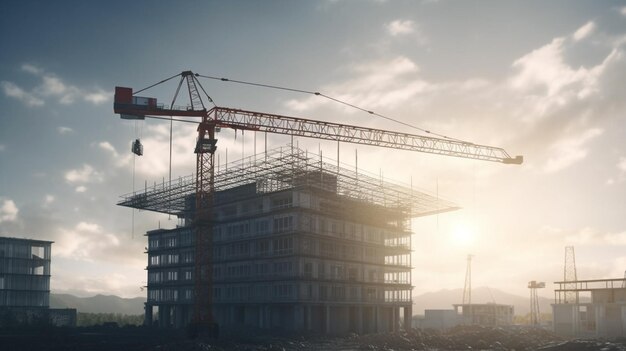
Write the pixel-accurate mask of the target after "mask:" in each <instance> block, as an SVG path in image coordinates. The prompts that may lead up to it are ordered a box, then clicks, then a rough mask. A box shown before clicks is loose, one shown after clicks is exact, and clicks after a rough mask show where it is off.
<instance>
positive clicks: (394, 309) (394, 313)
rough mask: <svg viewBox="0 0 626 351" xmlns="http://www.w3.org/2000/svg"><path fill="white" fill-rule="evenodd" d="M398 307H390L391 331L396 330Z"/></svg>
mask: <svg viewBox="0 0 626 351" xmlns="http://www.w3.org/2000/svg"><path fill="white" fill-rule="evenodd" d="M398 314H399V313H398V307H392V308H391V331H392V332H396V331H397V330H396V328H397V326H398Z"/></svg>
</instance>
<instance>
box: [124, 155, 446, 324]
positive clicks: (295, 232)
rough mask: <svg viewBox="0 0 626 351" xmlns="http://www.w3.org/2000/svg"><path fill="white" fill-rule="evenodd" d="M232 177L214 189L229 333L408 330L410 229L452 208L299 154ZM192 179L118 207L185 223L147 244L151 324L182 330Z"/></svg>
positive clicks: (219, 316) (271, 158)
mask: <svg viewBox="0 0 626 351" xmlns="http://www.w3.org/2000/svg"><path fill="white" fill-rule="evenodd" d="M257 158H258V161H257ZM224 168H225V169H224V170H223V171H221V172H218V174H217V175H216V178H215V186H216V190H217V192H216V194H215V196H214V206H213V216H214V217H213V223H214V224H213V256H212V257H213V312H214V316H215V319H216V320H217V322H218V323H219V324H220V327H221V328H226V329H228V328H229V327H237V328H241V327H251V328H261V329H283V330H292V331H305V330H311V331H318V332H325V333H336V334H341V333H347V332H351V331H355V332H381V331H392V330H397V329H398V328H399V327H400V326H401V321H406V323H407V325H409V324H410V321H411V316H412V311H411V306H412V301H411V290H412V282H411V234H412V233H411V230H410V219H411V218H412V217H417V216H423V215H427V214H432V213H438V212H443V211H449V210H453V209H455V208H456V207H454V205H453V204H451V203H449V202H446V201H443V200H440V199H437V198H435V197H432V196H429V195H426V194H424V193H421V192H417V191H413V190H412V189H410V188H406V187H401V186H398V185H394V184H390V183H387V182H382V181H381V180H380V179H376V178H374V177H372V176H369V175H366V174H362V173H358V172H356V171H350V170H346V169H343V168H337V167H334V166H332V165H331V164H328V163H324V162H322V160H321V159H320V160H316V159H313V158H311V157H309V155H308V154H306V153H305V152H304V151H302V150H298V149H295V150H294V149H293V148H287V149H286V150H283V149H281V150H274V151H272V152H270V153H269V154H264V155H258V156H253V157H251V158H248V159H246V160H242V161H239V162H238V163H235V164H231V165H229V166H228V168H226V167H224ZM192 179H193V178H189V179H180V180H179V181H178V182H177V186H176V188H174V189H171V188H168V187H165V186H164V185H163V186H162V185H159V186H155V187H154V188H152V189H150V190H148V189H146V191H145V192H144V193H140V194H131V195H129V196H127V197H125V199H124V201H122V202H121V203H120V204H121V205H124V206H129V207H134V208H141V209H147V210H153V211H159V212H165V213H172V214H175V215H177V216H178V217H179V218H180V220H181V222H180V224H179V226H178V227H177V228H175V229H169V230H165V229H159V230H153V231H149V232H148V233H147V236H148V248H147V249H148V250H147V253H148V268H147V269H148V300H147V304H146V320H147V323H158V324H159V325H161V326H174V327H184V326H185V325H187V324H188V323H189V322H190V321H191V318H192V315H193V293H194V290H193V289H194V284H193V275H194V233H193V228H192V227H191V226H190V223H191V219H192V218H193V209H191V208H190V207H191V206H190V205H189V204H190V203H193V201H191V200H193V189H194V188H193V182H192ZM167 192H170V193H175V194H177V195H176V196H175V197H172V196H169V197H168V196H167V194H166V193H167ZM165 199H167V200H169V202H168V201H166V200H165ZM157 320H158V322H156V321H157Z"/></svg>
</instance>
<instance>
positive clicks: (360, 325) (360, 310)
mask: <svg viewBox="0 0 626 351" xmlns="http://www.w3.org/2000/svg"><path fill="white" fill-rule="evenodd" d="M356 310H357V312H356V332H357V333H359V334H361V333H363V306H358V307H357V308H356Z"/></svg>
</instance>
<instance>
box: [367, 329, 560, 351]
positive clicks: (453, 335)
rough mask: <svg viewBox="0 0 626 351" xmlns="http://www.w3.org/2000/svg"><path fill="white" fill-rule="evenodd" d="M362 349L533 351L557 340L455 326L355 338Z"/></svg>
mask: <svg viewBox="0 0 626 351" xmlns="http://www.w3.org/2000/svg"><path fill="white" fill-rule="evenodd" d="M356 340H357V341H358V344H359V347H360V349H362V350H385V351H387V350H389V351H390V350H494V351H500V350H516V351H521V350H536V349H537V348H538V347H541V346H543V345H546V344H549V343H552V342H557V341H560V340H561V339H560V338H559V337H557V336H555V335H554V334H552V333H551V332H548V331H546V330H543V329H529V328H514V327H510V328H499V327H495V328H494V327H483V326H477V325H476V326H459V327H455V328H453V329H451V330H450V331H447V332H443V333H442V332H438V331H435V330H420V329H413V330H411V331H409V332H402V333H393V334H372V335H363V336H359V337H357V338H356Z"/></svg>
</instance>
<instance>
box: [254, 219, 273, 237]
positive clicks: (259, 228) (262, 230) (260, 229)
mask: <svg viewBox="0 0 626 351" xmlns="http://www.w3.org/2000/svg"><path fill="white" fill-rule="evenodd" d="M254 225H255V231H256V234H257V235H263V234H267V233H268V232H269V231H270V225H269V222H268V220H267V219H259V220H257V221H256V222H255V224H254Z"/></svg>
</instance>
